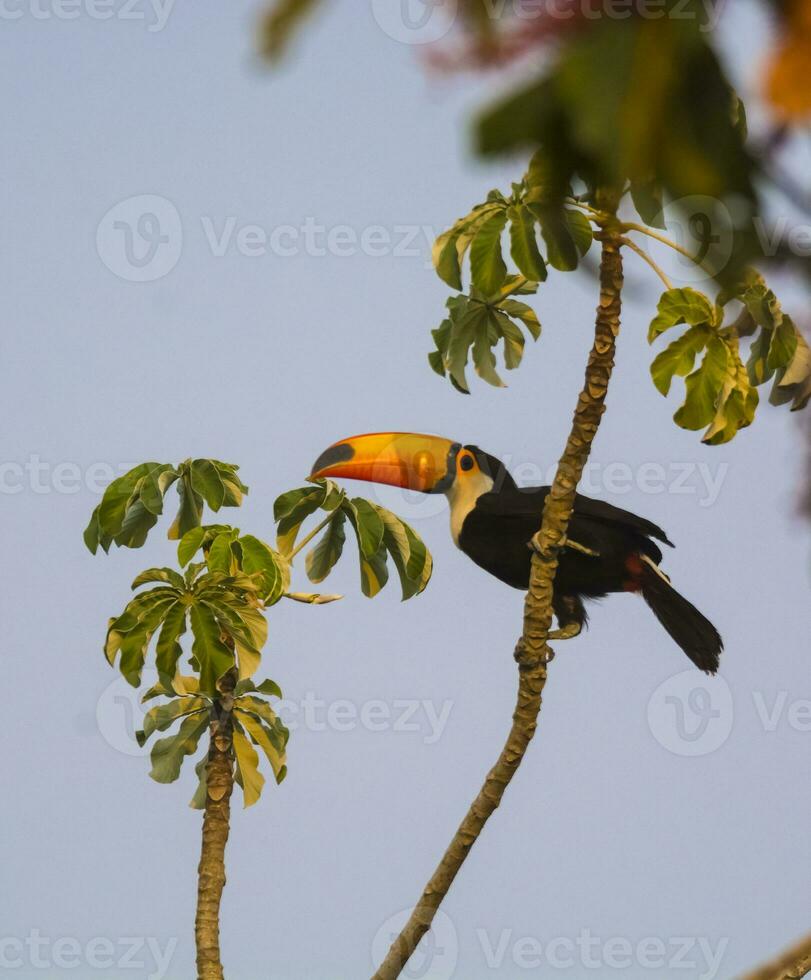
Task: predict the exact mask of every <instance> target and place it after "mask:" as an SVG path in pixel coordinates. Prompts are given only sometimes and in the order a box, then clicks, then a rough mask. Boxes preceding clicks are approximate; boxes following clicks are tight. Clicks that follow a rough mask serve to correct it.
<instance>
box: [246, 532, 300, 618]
mask: <svg viewBox="0 0 811 980" xmlns="http://www.w3.org/2000/svg"><path fill="white" fill-rule="evenodd" d="M239 546H240V548H241V549H242V570H243V571H244V572H245V573H246V574H247V575H250V576H252V577H256V578H257V579H258V581H259V583H260V589H259V592H260V595H261V597H262V600H263V602H264V603H265V604H266V605H272V604H273V603H274V602H276V601H277V600H278V599H279V598H281V595H282V593H283V592H284V590H285V589H286V587H287V584H288V582H287V579H288V563H287V561H286V560H285V559H284V558H283V556H282V555H280V554H278V553H277V552H275V551H274V550H273V549H272V548H271V547H270V545H267V544H265V542H264V541H260V540H259V538H255V537H254V536H253V535H252V534H244V535H242V537H240V539H239Z"/></svg>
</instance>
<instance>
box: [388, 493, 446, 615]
mask: <svg viewBox="0 0 811 980" xmlns="http://www.w3.org/2000/svg"><path fill="white" fill-rule="evenodd" d="M375 507H376V510H377V512H378V514H379V515H380V518H381V520H382V521H383V526H384V528H385V530H384V535H383V544H384V545H385V547H386V549H387V551H388V552H389V554H390V555H391V558H392V561H393V562H394V567H395V568H396V569H397V574H398V575H399V577H400V587H401V590H402V594H403V600H404V601H405V600H406V599H410V598H411V597H412V596H415V595H418V594H419V593H420V592H422V591H423V589H424V588H425V586H426V585H427V584H428V580H429V579H430V577H431V568H432V562H431V556H430V555H429V553H428V549H427V548H426V547H425V544H424V543H423V541H422V539H421V538H420V537H419V536H418V535H417V533H416V532H415V531H414V530H413V529H412V528H411V527H409V525H408V524H406V523H405V521H402V520H400V518H399V517H397V515H396V514H393V513H392V512H391V511H390V510H387V509H386V508H385V507H381V506H379V505H377V504H376V505H375Z"/></svg>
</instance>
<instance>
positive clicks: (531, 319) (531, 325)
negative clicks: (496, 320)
mask: <svg viewBox="0 0 811 980" xmlns="http://www.w3.org/2000/svg"><path fill="white" fill-rule="evenodd" d="M498 308H499V309H500V310H503V311H504V312H505V313H506V314H507V315H508V316H511V317H514V318H517V319H519V320H521V322H522V323H523V324H524V326H525V327H526V328H527V330H529V332H530V333H531V334H532V338H533V340H537V339H538V338H539V337H540V336H541V324H540V322H539V320H538V315H537V314H536V312H535V310H533V309H532V307H531V306H527V304H526V303H519V301H518V300H517V299H505V300H502V301H501V302H500V303H499V306H498Z"/></svg>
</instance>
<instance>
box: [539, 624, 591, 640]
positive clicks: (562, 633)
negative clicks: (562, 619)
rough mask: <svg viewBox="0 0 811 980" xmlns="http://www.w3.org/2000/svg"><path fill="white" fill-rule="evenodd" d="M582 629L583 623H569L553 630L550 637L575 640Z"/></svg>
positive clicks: (552, 638)
mask: <svg viewBox="0 0 811 980" xmlns="http://www.w3.org/2000/svg"><path fill="white" fill-rule="evenodd" d="M582 631H583V626H582V624H581V623H567V624H566V626H562V627H561V628H560V629H557V630H552V632H551V633H550V634H549V637H548V638H549V639H550V640H573V639H574V638H575V637H576V636H579V635H580V633H581V632H582Z"/></svg>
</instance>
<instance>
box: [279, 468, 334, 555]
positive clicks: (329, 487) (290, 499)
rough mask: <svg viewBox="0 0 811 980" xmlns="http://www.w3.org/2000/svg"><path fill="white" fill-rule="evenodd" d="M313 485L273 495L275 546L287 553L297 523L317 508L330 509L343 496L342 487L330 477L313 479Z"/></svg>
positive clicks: (291, 546)
mask: <svg viewBox="0 0 811 980" xmlns="http://www.w3.org/2000/svg"><path fill="white" fill-rule="evenodd" d="M313 483H314V486H311V487H300V488H298V489H296V490H288V491H287V493H283V494H281V496H279V497H277V498H276V501H275V503H274V504H273V517H274V519H275V521H276V523H277V524H278V528H277V537H276V546H277V548H278V550H279V552H280V553H281V554H282V555H289V554H290V553H291V552H292V550H293V548H294V546H295V543H296V538H297V537H298V532H299V531H300V530H301V525H302V524H303V523H304V521H306V520H307V518H308V517H309V516H310V515H311V514H314V513H315V512H316V511H317V510H319V509H320V510H326V511H331V510H334V509H335V508H336V507H337V506H338V505H339V504H340V502H341V501H342V499H343V497H344V492H343V490H341V489H340V487H338V486H337V485H336V484H335V483H333V482H332V480H314V481H313Z"/></svg>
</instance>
